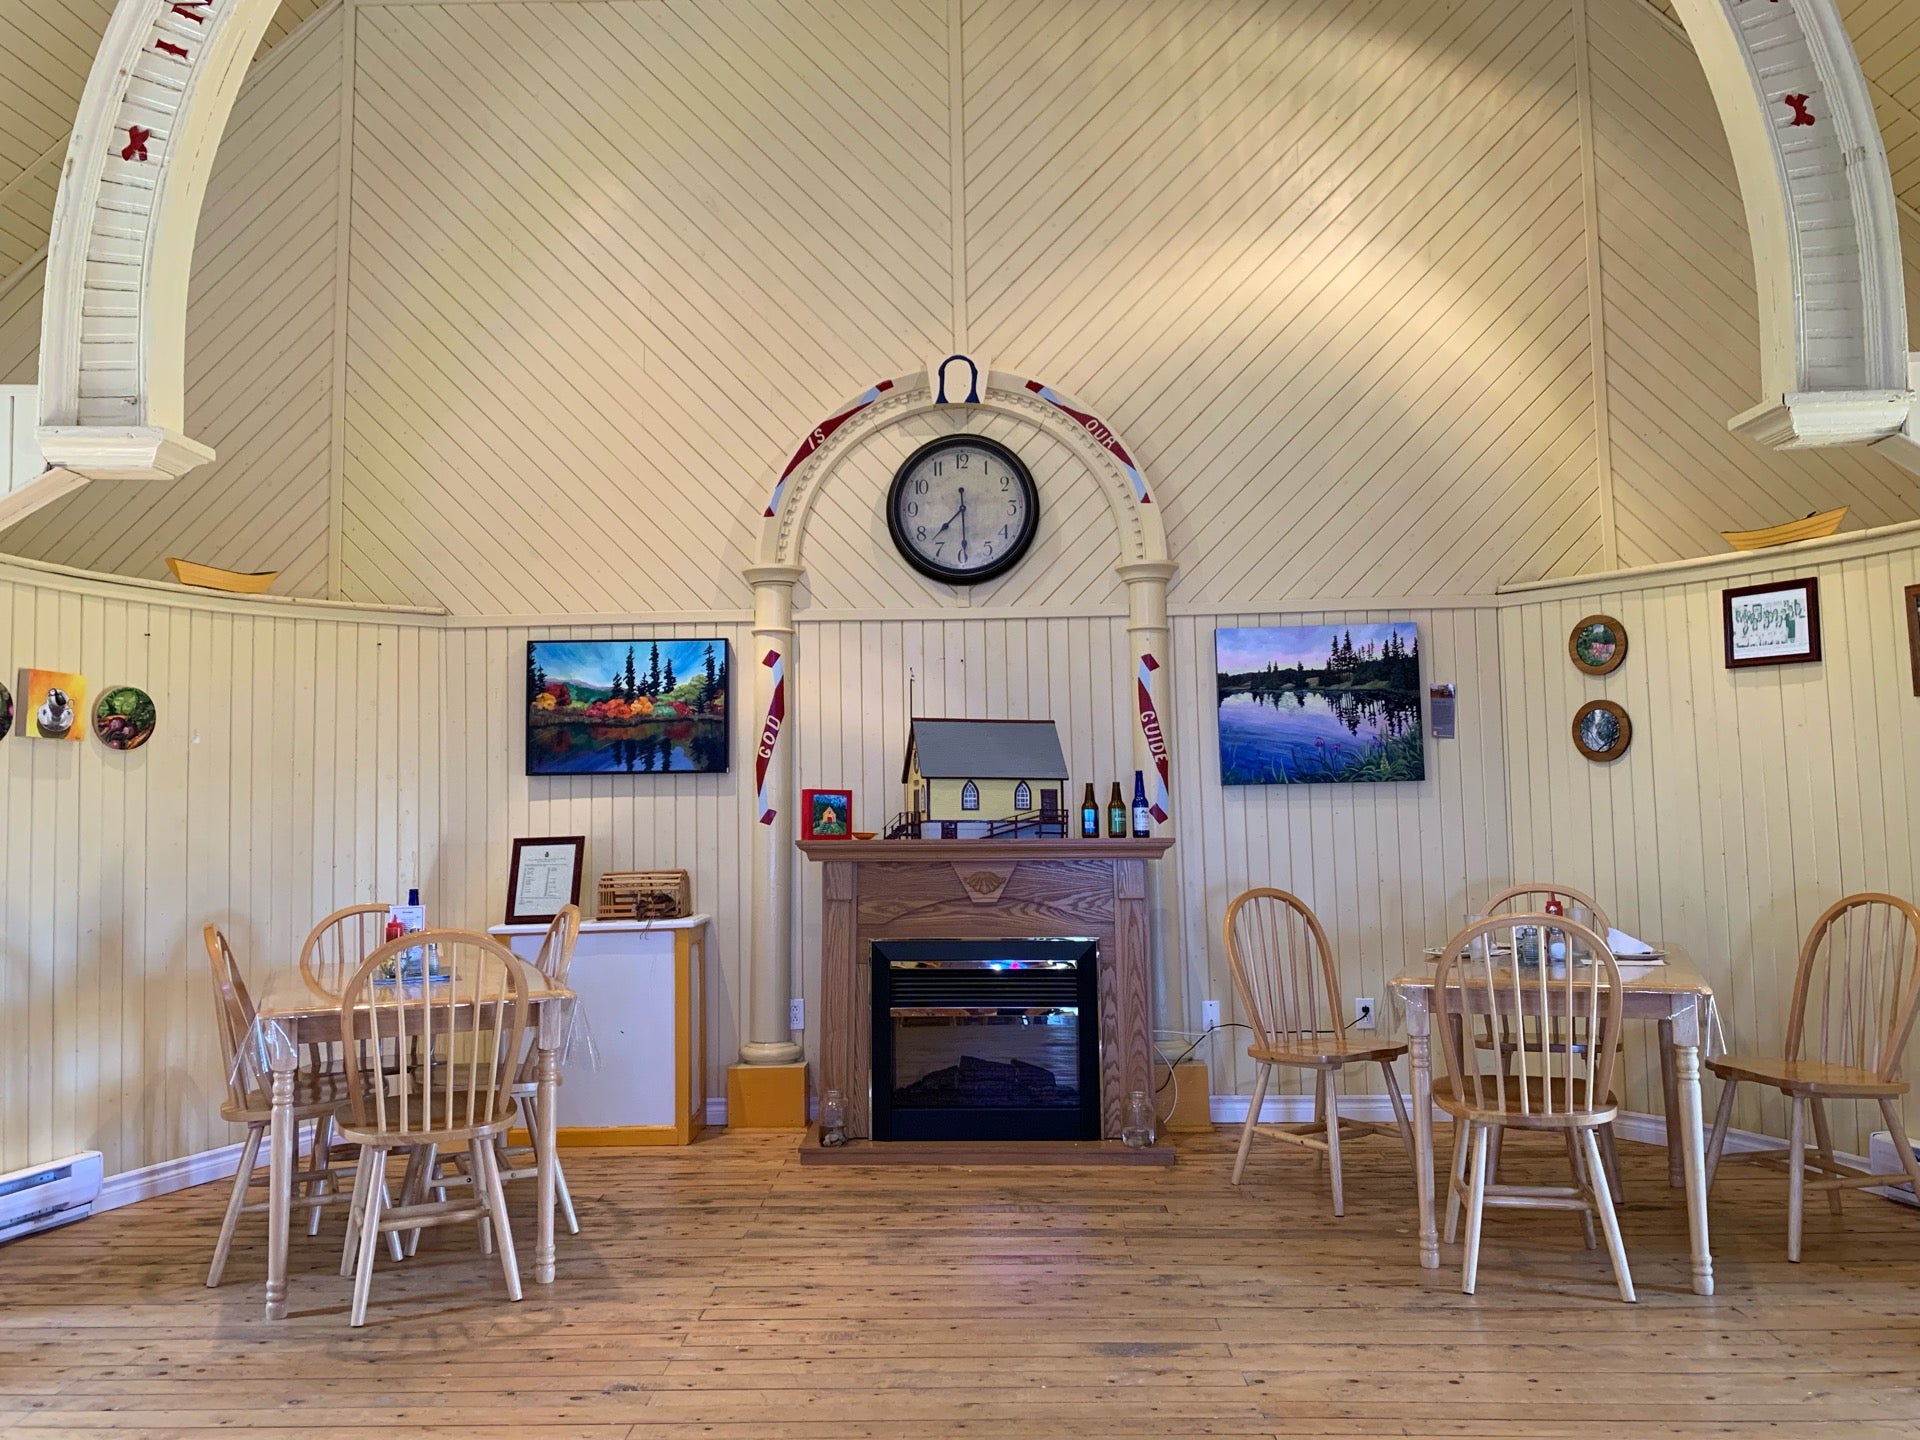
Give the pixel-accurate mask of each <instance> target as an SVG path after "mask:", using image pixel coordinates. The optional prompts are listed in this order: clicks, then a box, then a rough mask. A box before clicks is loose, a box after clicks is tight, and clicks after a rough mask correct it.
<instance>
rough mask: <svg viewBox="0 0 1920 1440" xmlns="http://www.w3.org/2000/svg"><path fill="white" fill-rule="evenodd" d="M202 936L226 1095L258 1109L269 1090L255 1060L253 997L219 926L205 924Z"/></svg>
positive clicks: (236, 1102)
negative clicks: (210, 983)
mask: <svg viewBox="0 0 1920 1440" xmlns="http://www.w3.org/2000/svg"><path fill="white" fill-rule="evenodd" d="M201 938H202V939H203V940H205V942H206V946H207V963H208V965H209V966H210V967H211V968H212V970H213V1006H214V1021H215V1025H214V1029H215V1030H216V1031H217V1032H218V1033H219V1036H220V1062H221V1064H222V1065H224V1066H225V1067H226V1082H227V1099H228V1101H229V1102H230V1103H231V1104H232V1105H233V1106H234V1108H236V1109H257V1108H259V1107H260V1106H263V1105H265V1104H266V1103H267V1102H268V1091H267V1088H266V1086H265V1085H264V1084H263V1083H262V1080H261V1076H260V1074H259V1067H258V1066H257V1065H256V1064H255V1063H254V1054H253V1047H254V1040H255V1037H254V1026H255V1023H256V1019H257V1016H256V1013H255V1011H254V1008H253V997H252V996H251V995H250V994H248V993H247V982H246V981H245V980H243V979H242V978H241V976H240V964H239V962H238V961H237V960H235V959H234V957H233V946H232V945H230V944H229V943H228V942H227V937H226V936H225V935H224V934H223V933H221V931H220V928H219V927H218V926H216V925H208V926H207V927H205V929H204V930H203V931H202V932H201Z"/></svg>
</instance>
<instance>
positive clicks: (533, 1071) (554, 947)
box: [513, 905, 580, 1085]
mask: <svg viewBox="0 0 1920 1440" xmlns="http://www.w3.org/2000/svg"><path fill="white" fill-rule="evenodd" d="M579 938H580V907H579V906H578V905H567V906H564V907H562V909H561V911H560V913H559V914H558V915H555V916H554V917H553V923H552V924H550V925H549V926H547V933H546V935H545V937H544V938H543V939H542V940H541V941H540V953H539V954H537V955H535V956H534V957H533V968H534V969H536V970H538V971H539V972H540V973H541V974H542V975H544V976H546V978H547V979H548V980H549V981H550V982H552V983H553V984H555V985H562V986H564V985H565V984H566V983H567V974H568V972H569V971H571V970H572V968H573V947H574V943H575V942H576V941H578V940H579ZM534 1039H535V1036H534V1033H533V1027H531V1026H529V1027H528V1030H527V1039H526V1043H525V1044H524V1045H523V1046H522V1047H521V1053H520V1064H519V1067H518V1068H517V1069H516V1070H515V1071H514V1076H513V1083H514V1084H516V1085H534V1084H537V1083H539V1080H540V1056H539V1052H538V1050H537V1049H536V1047H535V1045H534Z"/></svg>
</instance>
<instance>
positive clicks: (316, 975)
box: [300, 905, 391, 995]
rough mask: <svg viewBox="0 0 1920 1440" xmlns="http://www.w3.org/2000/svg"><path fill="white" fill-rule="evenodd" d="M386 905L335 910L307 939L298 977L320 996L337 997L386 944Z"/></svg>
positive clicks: (387, 910) (302, 947) (301, 950)
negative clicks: (304, 980) (367, 961)
mask: <svg viewBox="0 0 1920 1440" xmlns="http://www.w3.org/2000/svg"><path fill="white" fill-rule="evenodd" d="M390 913H391V909H390V907H388V906H386V905H348V906H347V907H345V908H344V909H341V910H336V911H334V912H333V913H332V914H331V915H329V916H327V918H326V919H324V920H322V921H321V922H320V923H319V924H318V925H316V926H314V927H313V929H312V931H311V932H310V933H309V934H308V935H307V942H306V944H304V945H302V946H301V947H300V973H301V975H303V976H304V977H305V978H306V981H307V983H308V984H309V985H311V986H312V987H313V988H314V989H316V990H318V991H319V992H320V993H321V994H323V995H338V994H339V993H340V990H341V987H342V986H344V985H345V984H346V983H347V981H348V980H350V979H351V978H352V977H353V973H354V971H356V970H358V969H359V968H360V962H361V961H362V960H365V959H366V958H367V956H369V955H371V954H372V953H373V952H374V951H375V950H378V949H379V948H380V947H381V946H382V945H384V944H385V943H386V940H387V918H388V916H389V915H390Z"/></svg>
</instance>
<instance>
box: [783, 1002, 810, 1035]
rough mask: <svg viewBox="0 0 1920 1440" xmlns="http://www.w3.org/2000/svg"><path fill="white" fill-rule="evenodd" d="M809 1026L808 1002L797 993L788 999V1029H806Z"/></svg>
mask: <svg viewBox="0 0 1920 1440" xmlns="http://www.w3.org/2000/svg"><path fill="white" fill-rule="evenodd" d="M806 1028H807V1002H806V1001H805V1000H804V999H802V998H801V997H800V996H798V995H796V996H794V997H793V998H792V999H791V1000H789V1001H787V1029H789V1030H804V1029H806Z"/></svg>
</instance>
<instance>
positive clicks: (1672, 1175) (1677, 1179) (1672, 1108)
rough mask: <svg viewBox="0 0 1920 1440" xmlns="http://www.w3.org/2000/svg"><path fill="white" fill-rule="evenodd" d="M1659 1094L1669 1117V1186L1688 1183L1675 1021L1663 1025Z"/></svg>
mask: <svg viewBox="0 0 1920 1440" xmlns="http://www.w3.org/2000/svg"><path fill="white" fill-rule="evenodd" d="M1660 1094H1661V1098H1662V1101H1663V1108H1664V1110H1665V1113H1666V1117H1667V1126H1666V1129H1667V1184H1669V1185H1671V1186H1672V1187H1673V1188H1674V1189H1676V1190H1678V1189H1679V1188H1680V1187H1681V1186H1682V1185H1684V1184H1686V1183H1687V1162H1686V1148H1687V1147H1686V1145H1685V1143H1684V1142H1683V1141H1682V1139H1681V1135H1680V1081H1679V1076H1678V1075H1677V1074H1676V1072H1675V1070H1674V1066H1673V1021H1672V1019H1671V1018H1668V1019H1665V1020H1662V1021H1661V1022H1660Z"/></svg>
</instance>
